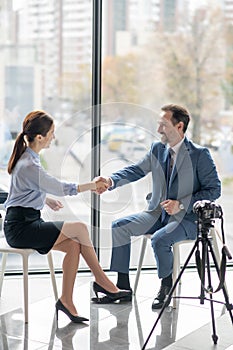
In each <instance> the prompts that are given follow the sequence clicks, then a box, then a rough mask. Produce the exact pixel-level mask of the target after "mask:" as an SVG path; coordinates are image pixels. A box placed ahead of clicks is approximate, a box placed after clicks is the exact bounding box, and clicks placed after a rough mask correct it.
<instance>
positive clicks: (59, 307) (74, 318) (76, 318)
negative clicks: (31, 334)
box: [55, 299, 89, 323]
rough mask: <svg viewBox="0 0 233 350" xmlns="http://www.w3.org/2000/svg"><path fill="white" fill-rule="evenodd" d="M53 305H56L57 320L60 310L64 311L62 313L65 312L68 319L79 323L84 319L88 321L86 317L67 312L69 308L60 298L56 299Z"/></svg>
mask: <svg viewBox="0 0 233 350" xmlns="http://www.w3.org/2000/svg"><path fill="white" fill-rule="evenodd" d="M55 307H56V315H57V320H58V311H59V310H60V311H62V312H64V314H66V315H67V316H68V317H69V319H70V320H71V321H72V322H74V323H81V322H84V321H89V320H88V318H85V317H81V316H74V315H72V314H71V313H70V312H69V310H68V309H67V308H66V307H65V306H64V305H63V304H62V302H61V300H60V299H58V301H57V302H56V305H55Z"/></svg>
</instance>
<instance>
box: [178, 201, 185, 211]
mask: <svg viewBox="0 0 233 350" xmlns="http://www.w3.org/2000/svg"><path fill="white" fill-rule="evenodd" d="M179 208H180V210H184V204H183V203H181V202H180V204H179Z"/></svg>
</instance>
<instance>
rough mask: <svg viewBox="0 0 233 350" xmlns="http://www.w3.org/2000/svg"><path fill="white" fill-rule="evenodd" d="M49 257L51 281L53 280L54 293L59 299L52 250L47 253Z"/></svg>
mask: <svg viewBox="0 0 233 350" xmlns="http://www.w3.org/2000/svg"><path fill="white" fill-rule="evenodd" d="M47 259H48V264H49V270H50V276H51V281H52V285H53V293H54V297H55V300H57V299H58V293H57V284H56V278H55V273H54V266H53V257H52V253H51V252H49V253H48V254H47Z"/></svg>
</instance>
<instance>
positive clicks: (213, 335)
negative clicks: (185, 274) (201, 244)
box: [206, 242, 218, 344]
mask: <svg viewBox="0 0 233 350" xmlns="http://www.w3.org/2000/svg"><path fill="white" fill-rule="evenodd" d="M208 245H209V242H208ZM207 248H208V246H207ZM206 268H207V276H208V290H209V291H210V310H211V320H212V329H213V334H212V339H213V342H214V344H217V342H218V336H217V334H216V325H215V318H214V305H213V294H212V292H213V287H212V283H211V273H210V259H209V252H208V251H207V256H206Z"/></svg>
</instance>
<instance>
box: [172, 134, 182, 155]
mask: <svg viewBox="0 0 233 350" xmlns="http://www.w3.org/2000/svg"><path fill="white" fill-rule="evenodd" d="M183 142H184V137H183V138H182V140H180V142H178V143H177V144H176V145H175V146H173V147H170V148H171V149H172V150H173V151H174V152H175V155H177V154H178V152H179V149H180V147H181V145H182V143H183Z"/></svg>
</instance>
